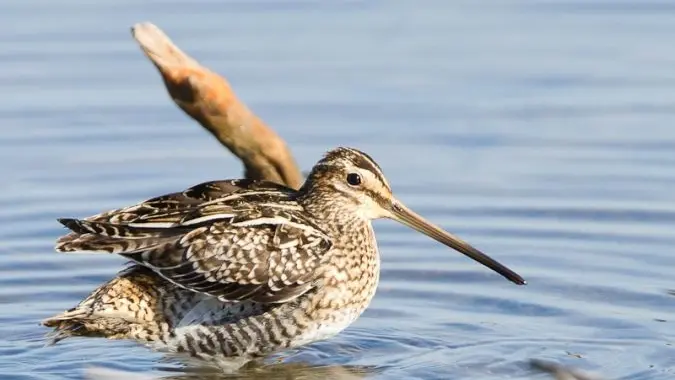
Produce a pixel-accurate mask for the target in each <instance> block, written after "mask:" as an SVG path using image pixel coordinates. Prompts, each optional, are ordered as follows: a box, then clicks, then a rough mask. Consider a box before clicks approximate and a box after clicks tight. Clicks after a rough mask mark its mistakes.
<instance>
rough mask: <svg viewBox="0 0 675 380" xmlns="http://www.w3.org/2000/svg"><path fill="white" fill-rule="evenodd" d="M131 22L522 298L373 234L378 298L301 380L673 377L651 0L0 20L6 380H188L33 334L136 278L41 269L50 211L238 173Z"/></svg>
mask: <svg viewBox="0 0 675 380" xmlns="http://www.w3.org/2000/svg"><path fill="white" fill-rule="evenodd" d="M145 20H149V21H152V22H153V23H155V24H157V25H158V26H160V27H161V28H162V29H163V30H165V31H166V32H167V33H168V34H169V35H170V36H171V37H172V38H173V39H174V41H175V42H176V43H177V44H178V45H179V46H181V47H183V48H184V49H185V50H186V51H188V52H189V53H190V54H191V55H193V56H194V57H196V58H197V59H199V60H200V61H201V62H202V63H204V64H205V65H207V66H209V67H211V68H213V69H214V70H216V71H218V72H220V73H222V74H224V75H226V76H227V77H228V79H229V80H230V81H231V82H232V84H233V85H234V87H235V89H236V90H237V92H238V94H239V95H240V96H241V97H242V98H243V99H244V100H245V101H246V102H247V103H248V104H249V105H250V106H251V107H252V108H253V109H254V110H255V111H256V112H257V113H258V114H259V115H261V116H262V117H263V118H264V119H265V120H266V121H268V122H269V124H270V125H272V126H273V127H274V128H275V129H276V130H277V131H278V132H279V133H280V134H281V135H282V136H283V137H284V138H285V139H286V140H287V141H288V143H289V145H290V146H291V147H292V149H293V152H294V154H295V156H296V158H297V159H298V161H299V162H300V163H301V165H302V167H303V168H304V169H309V168H310V167H311V165H312V164H313V163H314V162H315V161H316V160H317V159H318V158H319V157H320V155H321V154H322V153H323V152H324V151H325V150H327V149H329V148H331V147H334V146H337V145H352V146H356V147H358V148H361V149H363V150H365V151H367V152H368V153H370V154H371V155H372V156H373V157H375V159H376V160H378V162H379V163H380V164H381V166H382V167H383V169H384V171H385V173H386V174H387V175H388V177H389V180H390V183H391V184H392V186H393V188H394V191H395V192H396V193H397V195H398V197H399V198H400V199H402V200H403V201H404V202H406V203H407V204H408V205H409V206H410V207H412V208H413V209H416V210H417V211H418V212H419V213H421V214H423V215H425V216H427V217H428V218H430V219H431V220H433V221H434V222H437V223H439V224H441V225H442V226H444V227H445V228H447V229H449V230H450V231H453V232H455V233H457V234H459V235H460V236H462V237H464V238H465V239H467V240H468V241H470V242H472V243H473V244H474V245H476V246H478V247H480V248H481V249H483V250H484V251H486V252H488V253H490V254H491V255H493V256H494V257H495V258H498V259H499V260H500V261H502V262H504V263H506V264H507V265H509V266H511V267H512V268H514V269H516V270H517V271H518V272H519V273H521V274H523V275H524V276H525V277H526V278H527V279H528V281H529V285H528V286H527V287H516V286H513V285H512V284H510V283H508V282H507V281H504V280H503V279H502V278H500V277H498V276H496V275H494V274H492V273H491V272H489V271H487V270H486V269H484V268H482V267H480V266H478V265H477V264H475V263H473V262H470V261H469V260H466V259H465V258H463V257H461V256H460V255H458V254H456V253H453V252H451V251H449V250H448V249H446V248H444V247H443V246H441V245H439V244H437V243H436V242H434V241H432V240H430V239H428V238H426V237H424V236H420V235H418V234H415V233H413V232H412V231H411V230H408V229H406V228H405V227H403V226H400V225H398V224H395V223H393V222H389V221H381V222H377V223H376V224H375V229H376V231H377V234H378V239H379V242H380V248H381V252H382V257H383V264H382V265H383V272H382V282H381V286H380V288H379V291H378V294H377V296H376V298H375V300H374V302H373V304H372V306H371V307H370V309H369V310H368V311H367V312H366V313H365V314H364V315H363V316H362V317H361V318H360V319H359V320H358V321H357V322H356V323H355V324H354V325H353V326H352V327H350V328H349V329H348V330H347V331H345V332H344V333H342V334H341V335H339V336H338V337H336V338H335V339H332V340H329V341H325V342H322V343H318V344H315V345H312V346H310V347H307V348H306V349H303V350H300V351H298V352H293V353H288V354H287V357H288V358H287V359H286V361H287V362H290V363H296V364H297V363H305V366H304V367H302V368H300V369H298V368H296V369H291V370H290V372H289V373H290V374H295V375H298V376H299V375H302V376H309V377H312V376H315V377H318V378H326V374H325V373H321V372H320V370H318V369H316V368H314V367H313V366H316V365H334V366H343V367H338V368H337V370H343V371H348V372H349V371H355V372H357V373H361V372H363V371H365V372H366V373H368V375H357V377H363V376H371V377H373V378H383V379H395V378H406V379H410V378H424V379H448V378H450V379H464V378H471V379H497V378H505V379H506V378H508V379H517V378H518V379H519V378H532V376H531V372H530V370H529V368H528V366H527V361H528V360H529V359H530V358H540V359H548V360H553V361H557V362H561V363H565V364H569V365H572V366H575V367H581V368H585V369H590V370H595V371H598V372H601V373H603V374H604V375H606V376H607V377H608V378H617V379H618V378H620V379H667V378H672V376H673V372H675V359H673V358H674V357H675V356H674V355H673V353H674V347H673V346H672V344H673V341H674V338H675V329H674V328H673V323H674V320H675V299H673V297H672V296H670V295H668V294H667V292H666V290H667V289H670V288H675V280H673V276H672V275H671V271H672V268H674V267H675V255H674V254H673V249H674V248H673V246H674V244H675V237H674V236H673V233H672V228H673V225H674V224H675V195H674V194H675V193H673V185H674V184H675V170H674V169H673V165H674V164H675V153H673V152H675V128H673V124H674V123H675V106H674V105H673V97H672V91H673V90H672V88H673V86H674V85H675V70H674V69H673V67H674V65H675V50H673V48H672V36H673V34H674V33H675V6H674V5H673V4H672V3H671V2H669V1H656V0H633V1H626V0H623V1H617V0H604V1H603V0H593V1H585V2H581V1H567V0H557V1H525V0H520V1H504V2H499V3H496V2H490V3H488V2H482V3H479V2H474V1H463V2H459V1H454V2H450V1H441V0H437V1H427V2H384V1H370V2H365V1H342V2H337V1H336V2H310V1H284V2H278V1H269V0H268V1H193V2H178V1H170V0H154V1H145V2H136V1H129V0H126V1H125V0H122V1H120V0H116V1H111V0H106V1H98V2H85V1H78V0H64V1H60V2H48V1H40V0H26V1H22V2H18V1H15V2H3V3H2V4H0V35H2V36H3V41H4V43H3V44H2V48H1V49H0V86H1V87H0V88H2V94H1V95H0V99H2V101H1V102H0V132H1V133H0V159H1V160H2V162H3V164H2V166H1V168H0V177H1V178H2V181H1V182H0V183H2V186H1V188H2V192H0V208H1V209H2V212H1V213H0V226H1V227H0V241H1V242H2V244H1V245H0V255H2V256H1V260H0V303H2V307H1V308H0V334H1V336H2V338H0V377H2V378H6V379H41V380H42V379H44V380H47V379H62V378H70V379H79V378H82V376H83V371H84V370H85V368H87V367H88V366H91V365H100V366H105V367H107V368H113V369H122V370H129V371H134V372H147V371H155V370H157V369H158V368H166V367H168V368H174V371H177V369H175V368H176V365H175V364H172V363H171V362H166V361H165V360H163V359H162V357H161V356H160V355H158V354H155V353H152V352H150V351H148V350H147V349H145V348H143V347H140V346H137V345H135V344H133V343H130V342H120V341H107V340H103V339H71V340H66V341H63V342H61V343H60V344H58V345H56V346H47V347H46V346H45V345H44V344H45V340H44V334H45V333H46V332H48V330H47V329H46V328H43V327H40V326H39V325H38V323H39V321H40V320H41V319H43V318H45V317H48V316H50V315H52V314H54V313H57V312H60V311H62V310H64V309H66V308H69V307H71V306H73V305H74V304H75V303H76V302H78V301H79V300H80V299H81V298H82V297H83V296H85V295H86V294H88V292H89V291H91V290H92V289H93V288H94V287H96V286H97V285H99V284H100V283H102V282H104V281H105V280H107V279H108V278H110V277H111V276H112V275H114V273H116V271H117V270H119V269H120V268H121V266H122V264H123V262H124V261H123V260H122V259H121V258H118V257H113V256H103V255H101V256H97V255H79V256H75V257H73V256H66V255H60V254H57V253H54V252H53V250H52V246H53V242H54V240H55V239H56V237H57V236H59V235H60V234H62V233H63V229H62V228H61V227H60V226H59V224H58V223H56V221H55V218H56V217H60V216H80V217H81V216H86V215H90V214H93V213H95V212H98V211H101V210H105V209H109V208H115V207H119V206H123V205H127V204H131V203H135V202H137V201H140V200H142V199H145V198H148V197H151V196H154V195H158V194H163V193H167V192H172V191H176V190H180V189H183V188H186V187H188V186H190V185H192V184H196V183H199V182H202V181H206V180H212V179H217V178H229V177H239V176H240V175H241V168H240V164H239V162H238V161H237V160H235V159H234V158H233V157H232V156H231V155H230V154H229V153H227V152H225V151H224V149H223V148H221V147H220V146H219V145H218V144H217V143H216V142H215V140H213V139H212V138H211V137H210V136H209V135H208V134H207V133H206V132H204V131H203V130H201V128H200V127H198V126H197V125H196V124H195V123H193V122H192V121H191V120H190V119H188V118H187V117H186V116H184V115H183V114H182V112H181V111H179V110H178V109H177V108H176V107H175V106H174V105H173V104H172V103H171V101H170V100H169V99H168V97H167V95H166V93H165V90H164V88H163V85H162V84H161V81H160V79H159V77H158V75H157V74H156V72H155V69H154V68H153V67H152V66H151V65H150V63H149V62H148V61H147V60H146V58H145V57H144V56H142V54H141V53H140V51H139V49H138V47H137V46H136V45H135V43H134V42H133V40H132V39H131V36H130V34H129V31H128V28H129V27H130V26H131V25H132V24H133V23H136V22H139V21H145ZM288 365H291V364H288ZM298 365H300V364H298ZM345 366H346V367H345ZM363 366H366V367H369V368H371V367H372V368H371V369H369V370H365V369H363V368H362V367H363ZM355 367H356V368H355ZM278 368H282V369H283V368H285V367H283V366H282V367H278ZM333 376H334V377H333V378H337V376H338V375H333ZM539 378H545V377H539Z"/></svg>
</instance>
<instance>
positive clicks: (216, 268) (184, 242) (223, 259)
mask: <svg viewBox="0 0 675 380" xmlns="http://www.w3.org/2000/svg"><path fill="white" fill-rule="evenodd" d="M259 212H260V210H256V212H255V214H256V215H242V214H240V215H237V217H235V218H233V219H232V220H230V221H217V222H215V223H211V224H209V225H204V226H201V227H198V228H196V229H194V230H192V231H190V232H188V233H187V234H185V235H183V236H182V237H181V238H180V239H179V240H178V241H176V242H174V243H173V244H167V245H162V246H158V247H157V248H155V249H152V250H148V251H143V252H136V253H131V254H125V253H123V255H124V256H126V257H128V258H130V259H132V260H134V261H137V262H138V263H141V264H143V265H145V266H147V267H149V268H151V269H153V270H154V271H156V272H157V273H158V274H160V275H161V276H163V277H165V278H166V279H168V280H169V281H172V282H174V283H175V284H177V285H179V286H182V287H184V288H187V289H190V290H192V291H195V292H200V293H206V294H209V295H211V296H215V297H218V298H219V299H221V300H227V301H238V300H244V299H250V300H253V301H256V302H263V303H269V302H286V301H288V300H291V299H293V298H295V297H297V296H299V295H301V294H303V293H305V292H306V291H307V290H309V289H310V288H312V287H313V286H314V285H315V284H314V280H315V279H316V277H317V274H318V271H319V269H320V266H321V265H322V264H323V263H324V262H325V260H326V258H327V253H328V251H329V250H330V247H331V242H330V239H329V238H328V237H327V236H326V235H324V234H323V233H322V232H321V231H319V230H317V229H315V228H314V227H312V226H310V225H309V224H306V223H304V221H303V220H301V219H299V218H298V217H297V216H294V215H293V214H291V213H284V212H279V211H278V210H275V215H273V216H264V215H259ZM251 216H252V217H251Z"/></svg>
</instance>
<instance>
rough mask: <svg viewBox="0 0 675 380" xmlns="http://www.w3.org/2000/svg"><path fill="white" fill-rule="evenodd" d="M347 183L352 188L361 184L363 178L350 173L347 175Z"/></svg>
mask: <svg viewBox="0 0 675 380" xmlns="http://www.w3.org/2000/svg"><path fill="white" fill-rule="evenodd" d="M347 183H349V184H350V185H352V186H358V185H360V184H361V176H360V175H358V174H357V173H349V174H347Z"/></svg>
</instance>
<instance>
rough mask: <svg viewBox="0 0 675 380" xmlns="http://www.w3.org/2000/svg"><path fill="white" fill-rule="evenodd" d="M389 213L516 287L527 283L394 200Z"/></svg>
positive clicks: (495, 261) (395, 218)
mask: <svg viewBox="0 0 675 380" xmlns="http://www.w3.org/2000/svg"><path fill="white" fill-rule="evenodd" d="M389 211H391V214H392V216H391V218H392V219H394V220H396V221H398V222H400V223H403V224H405V225H406V226H408V227H410V228H413V229H415V230H417V231H419V232H421V233H423V234H425V235H427V236H429V237H431V238H433V239H435V240H437V241H439V242H441V243H443V244H445V245H447V246H448V247H450V248H452V249H454V250H456V251H458V252H461V253H463V254H464V255H466V256H468V257H470V258H472V259H474V260H476V261H478V262H479V263H481V264H483V265H485V266H486V267H488V268H490V269H492V270H493V271H495V272H497V273H499V274H501V275H502V276H504V277H506V278H507V279H508V280H510V281H512V282H514V283H516V284H518V285H525V284H526V283H527V282H526V281H525V280H524V279H523V278H522V277H521V276H520V275H519V274H518V273H516V272H514V271H512V270H511V269H509V268H507V267H506V266H504V265H502V264H501V263H499V262H498V261H497V260H495V259H493V258H491V257H490V256H488V255H486V254H484V253H483V252H481V251H479V250H478V249H476V248H474V247H472V246H471V245H470V244H469V243H467V242H465V241H464V240H462V239H460V238H458V237H457V236H454V235H452V234H451V233H449V232H446V231H444V230H442V229H441V228H439V227H437V226H435V225H433V224H431V223H429V222H427V221H426V220H424V218H422V217H421V216H419V215H417V214H416V213H415V212H413V211H412V210H410V209H409V208H407V207H406V206H405V205H403V204H402V203H401V202H399V201H397V200H394V201H393V202H392V203H391V208H390V210H389Z"/></svg>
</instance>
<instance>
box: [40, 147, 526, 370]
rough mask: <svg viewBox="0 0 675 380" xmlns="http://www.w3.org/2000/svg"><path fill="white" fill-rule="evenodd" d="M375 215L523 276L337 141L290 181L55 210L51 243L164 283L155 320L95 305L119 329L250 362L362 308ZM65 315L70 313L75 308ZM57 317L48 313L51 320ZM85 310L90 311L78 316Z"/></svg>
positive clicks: (172, 346)
mask: <svg viewBox="0 0 675 380" xmlns="http://www.w3.org/2000/svg"><path fill="white" fill-rule="evenodd" d="M380 218H388V219H393V220H395V221H398V222H400V223H402V224H404V225H406V226H408V227H411V228H412V229H414V230H417V231H418V232H421V233H423V234H425V235H427V236H429V237H431V238H433V239H435V240H437V241H438V242H440V243H442V244H444V245H446V246H448V247H450V248H452V249H454V250H456V251H458V252H460V253H462V254H464V255H466V256H468V257H469V258H471V259H473V260H475V261H477V262H479V263H480V264H483V265H484V266H486V267H488V268H490V269H492V270H493V271H495V272H497V273H498V274H500V275H502V276H503V277H505V278H506V279H508V280H509V281H511V282H513V283H515V284H517V285H525V284H526V281H525V280H524V279H523V277H521V276H520V275H519V274H517V273H516V272H514V271H513V270H511V269H509V268H508V267H506V266H504V265H503V264H501V263H499V262H498V261H496V260H494V259H492V258H491V257H489V256H487V255H486V254H484V253H483V252H481V251H480V250H478V249H477V248H475V247H473V246H471V245H470V244H469V243H467V242H465V241H464V240H462V239H460V238H459V237H457V236H455V235H453V234H451V233H449V232H446V231H444V230H443V229H441V228H440V227H438V226H436V225H434V224H432V223H430V222H428V221H426V220H425V219H424V218H423V217H421V216H420V215H418V214H416V213H415V212H414V211H412V210H411V209H409V208H408V207H406V206H405V205H404V204H403V203H402V202H401V201H399V200H398V199H396V198H395V197H394V195H393V193H392V190H391V187H390V185H389V183H388V181H387V179H386V178H385V176H384V174H383V172H382V169H381V168H380V166H379V165H378V164H377V163H376V162H375V161H374V160H373V159H372V158H371V157H370V156H369V155H368V154H366V153H364V152H362V151H360V150H358V149H355V148H347V147H338V148H335V149H332V150H330V151H328V152H327V153H326V154H325V155H324V156H323V157H322V158H321V159H320V160H319V161H318V162H317V163H316V164H315V165H314V166H313V168H312V169H311V171H310V173H309V175H308V177H307V179H306V181H305V182H304V184H303V185H302V187H300V188H299V189H297V190H296V189H292V188H289V187H286V186H284V185H281V184H278V183H274V182H270V181H265V180H252V179H236V180H220V181H212V182H205V183H202V184H199V185H196V186H193V187H191V188H189V189H187V190H184V191H181V192H177V193H171V194H167V195H163V196H159V197H155V198H152V199H149V200H146V201H143V202H140V203H138V204H136V205H132V206H128V207H124V208H120V209H115V210H111V211H106V212H103V213H100V214H97V215H94V216H91V217H88V218H84V219H76V218H61V219H59V222H60V223H62V224H63V225H64V226H65V227H67V228H68V229H69V230H70V232H69V233H68V234H66V235H64V236H62V237H60V238H59V239H58V240H57V242H56V247H55V249H56V250H57V251H59V252H80V251H91V252H102V253H113V254H118V255H121V256H123V257H124V258H126V259H128V260H131V262H133V263H135V265H134V266H133V267H132V270H131V272H130V273H135V274H136V275H140V276H141V277H142V276H143V275H147V276H149V277H148V278H155V277H159V278H161V281H163V282H165V283H167V284H172V285H173V286H171V287H169V288H167V289H170V291H169V292H163V291H162V289H161V288H159V289H157V290H156V291H155V292H154V296H155V297H158V298H162V299H161V302H158V301H157V300H154V301H153V302H154V304H155V305H159V306H158V307H157V308H156V310H154V311H153V313H154V314H157V315H143V316H141V319H142V318H146V319H148V320H157V321H159V322H158V323H156V324H155V325H153V326H154V328H152V329H150V328H146V325H144V324H136V326H131V328H128V326H127V325H126V324H125V321H124V320H123V319H122V320H117V321H116V323H117V325H116V326H113V325H114V324H115V323H113V322H112V321H115V320H116V317H115V312H114V310H112V309H108V310H106V311H104V312H103V313H102V314H105V315H103V318H104V319H106V318H107V319H108V321H109V324H110V326H111V328H116V329H118V330H120V334H122V336H124V337H125V338H131V339H135V340H137V341H140V342H145V343H148V344H150V345H151V346H152V347H155V348H157V349H159V350H161V351H168V352H172V353H179V354H186V355H188V356H190V357H195V358H200V359H205V360H220V359H221V358H234V357H237V358H243V359H244V360H252V359H254V358H259V357H264V356H267V355H269V354H272V353H275V352H278V351H281V350H285V349H289V348H296V347H300V346H303V345H305V344H309V343H312V342H315V341H318V340H323V339H328V338H330V337H332V336H334V335H336V334H338V333H339V332H341V331H342V330H344V329H345V328H347V327H348V326H349V325H350V324H352V323H353V322H354V321H355V320H356V319H357V318H358V317H359V316H360V315H361V313H363V311H364V310H365V309H366V308H367V307H368V305H369V304H370V302H371V300H372V299H373V297H374V295H375V291H376V289H377V285H378V283H379V277H380V254H379V250H378V246H377V242H376V239H375V233H374V230H373V227H372V221H373V220H376V219H380ZM123 274H124V273H123ZM151 274H152V275H151ZM120 278H122V279H123V278H124V277H123V276H121V277H120ZM138 284H140V285H142V284H141V283H140V282H139V283H138ZM156 285H157V284H156V283H154V285H153V286H156ZM101 289H103V288H101ZM108 290H109V289H108ZM104 293H105V292H104ZM132 293H133V292H132ZM144 294H145V295H146V296H147V295H148V294H153V293H148V292H146V293H144ZM90 298H91V297H90ZM105 298H106V295H105V294H103V295H100V296H98V298H97V296H94V297H93V298H92V299H93V300H96V299H98V300H99V302H100V301H102V300H103V301H105ZM107 298H108V300H110V296H107ZM87 301H88V299H85V300H84V301H83V303H86V302H87ZM118 301H119V299H118ZM115 302H117V301H115ZM144 302H146V301H144V300H143V299H134V297H130V298H129V297H127V298H126V299H124V300H123V302H122V303H124V305H123V306H124V307H126V308H130V309H131V310H132V311H133V308H136V309H142V308H143V305H142V304H143V303H144ZM100 303H101V304H106V302H100ZM118 303H119V302H118ZM108 305H109V303H108ZM146 306H147V305H146ZM87 312H88V313H89V315H90V317H92V316H93V315H94V314H95V311H94V312H92V311H91V309H90V310H88V311H87ZM68 313H70V315H71V316H76V315H77V314H78V313H81V311H80V310H79V309H78V307H76V308H74V309H72V310H70V311H67V312H65V313H64V314H68ZM106 313H107V314H106ZM146 314H147V313H146ZM80 317H82V316H81V315H80ZM153 318H154V319H153ZM66 320H68V319H67V316H66V317H65V318H61V319H58V318H56V319H53V320H52V324H53V325H58V323H59V322H60V321H66ZM96 320H97V317H96V316H93V317H92V318H91V319H90V321H89V322H91V323H96ZM82 321H84V322H81V324H82V325H85V324H86V323H87V319H86V318H83V319H82ZM134 328H135V329H134ZM125 329H126V330H125Z"/></svg>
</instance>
